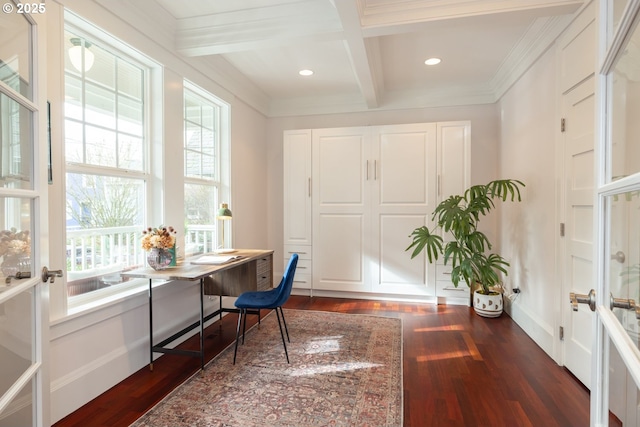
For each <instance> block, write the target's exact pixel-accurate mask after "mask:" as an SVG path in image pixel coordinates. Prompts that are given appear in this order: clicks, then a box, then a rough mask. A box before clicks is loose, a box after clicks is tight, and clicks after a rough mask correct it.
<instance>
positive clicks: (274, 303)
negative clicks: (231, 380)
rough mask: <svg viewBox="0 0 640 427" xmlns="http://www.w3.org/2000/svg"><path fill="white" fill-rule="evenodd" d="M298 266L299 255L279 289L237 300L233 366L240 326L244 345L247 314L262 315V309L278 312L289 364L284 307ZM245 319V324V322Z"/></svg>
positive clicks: (287, 331)
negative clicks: (237, 312)
mask: <svg viewBox="0 0 640 427" xmlns="http://www.w3.org/2000/svg"><path fill="white" fill-rule="evenodd" d="M297 265H298V254H293V255H292V256H291V258H290V259H289V264H288V265H287V268H286V269H285V271H284V274H283V276H282V280H281V281H280V284H279V285H278V287H277V288H273V289H271V290H268V291H258V292H244V293H243V294H241V295H240V296H239V297H238V299H236V303H235V305H236V308H237V309H238V310H239V311H240V315H239V316H238V328H237V329H236V348H235V350H234V352H233V364H234V365H235V363H236V356H237V354H238V340H239V339H240V325H241V324H242V344H244V334H245V331H246V329H247V314H255V313H256V312H257V314H258V315H260V310H261V309H263V308H264V309H272V310H275V311H276V316H277V317H278V326H279V327H280V336H281V337H282V345H283V346H284V354H285V356H287V363H289V353H288V352H287V343H286V342H285V341H284V332H283V331H282V325H283V324H284V329H285V331H286V333H287V341H289V342H291V340H289V329H288V328H287V322H286V321H285V320H284V312H283V311H282V306H283V305H284V303H285V302H287V300H288V299H289V295H291V288H292V287H293V276H294V275H295V274H296V266H297ZM280 316H282V322H280ZM243 319H244V322H243Z"/></svg>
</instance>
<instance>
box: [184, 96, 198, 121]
mask: <svg viewBox="0 0 640 427" xmlns="http://www.w3.org/2000/svg"><path fill="white" fill-rule="evenodd" d="M184 118H185V120H188V121H190V122H191V123H193V124H196V125H198V127H199V126H200V124H201V120H200V101H199V100H198V99H197V98H196V97H195V96H194V95H193V94H191V93H190V92H186V93H185V95H184Z"/></svg>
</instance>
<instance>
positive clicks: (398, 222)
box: [372, 214, 435, 296]
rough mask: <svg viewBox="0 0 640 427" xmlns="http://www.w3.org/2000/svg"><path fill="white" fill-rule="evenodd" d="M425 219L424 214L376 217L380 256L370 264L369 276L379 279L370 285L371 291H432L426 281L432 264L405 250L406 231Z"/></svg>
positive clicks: (420, 293) (429, 293) (424, 222)
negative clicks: (378, 227) (371, 267)
mask: <svg viewBox="0 0 640 427" xmlns="http://www.w3.org/2000/svg"><path fill="white" fill-rule="evenodd" d="M426 222H427V216H426V215H401V214H392V215H381V216H380V237H381V240H380V243H379V248H380V249H379V252H380V257H379V260H378V262H377V263H372V265H373V266H374V268H375V269H376V271H374V272H373V277H377V278H379V281H378V282H377V283H376V284H375V285H374V289H373V290H374V292H393V293H396V294H410V295H425V296H426V295H432V294H433V293H434V292H435V288H434V287H433V286H432V284H431V283H428V282H429V281H428V280H427V274H428V273H430V271H431V269H432V267H431V266H430V265H429V264H428V263H427V260H426V258H425V257H422V256H420V257H416V258H414V259H411V253H410V252H406V251H405V249H406V248H407V246H408V245H407V235H408V233H407V230H409V231H410V230H413V229H414V228H416V227H420V226H422V225H424V224H426ZM431 282H433V281H431Z"/></svg>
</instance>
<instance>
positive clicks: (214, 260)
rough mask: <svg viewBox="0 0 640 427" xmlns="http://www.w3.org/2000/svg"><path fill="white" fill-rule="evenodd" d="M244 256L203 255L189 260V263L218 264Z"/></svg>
mask: <svg viewBox="0 0 640 427" xmlns="http://www.w3.org/2000/svg"><path fill="white" fill-rule="evenodd" d="M242 258H244V257H243V256H242V255H203V256H201V257H200V258H198V259H194V260H193V261H191V264H199V265H220V264H226V263H228V262H231V261H235V260H239V259H242Z"/></svg>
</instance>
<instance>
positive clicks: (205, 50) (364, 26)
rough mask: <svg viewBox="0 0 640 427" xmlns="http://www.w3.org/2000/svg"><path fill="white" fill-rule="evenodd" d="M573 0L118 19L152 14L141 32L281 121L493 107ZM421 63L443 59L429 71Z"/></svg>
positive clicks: (242, 4)
mask: <svg viewBox="0 0 640 427" xmlns="http://www.w3.org/2000/svg"><path fill="white" fill-rule="evenodd" d="M97 1H98V2H100V3H103V4H106V3H111V4H113V3H112V0H109V1H107V0H97ZM582 3H583V1H582V0H191V1H176V0H137V1H136V2H128V7H129V8H130V9H134V10H130V12H131V13H128V14H126V16H127V18H126V19H130V20H133V19H136V17H139V16H141V14H142V11H143V10H144V11H146V12H148V11H150V10H153V19H151V20H150V21H149V22H147V24H146V25H147V27H148V28H147V30H148V31H154V27H155V28H156V29H157V27H158V26H159V25H160V26H162V28H163V31H164V35H163V37H165V40H167V41H168V43H171V44H172V47H173V48H174V49H175V50H177V51H178V52H179V54H181V55H184V56H186V57H194V58H196V57H197V58H199V60H200V61H202V62H204V63H206V64H209V65H211V66H213V67H214V68H216V69H218V70H220V71H219V75H218V76H217V77H218V81H219V83H220V84H222V85H223V86H226V87H227V89H229V90H231V91H232V92H233V93H236V94H238V96H239V97H241V98H243V100H244V101H245V102H247V103H249V104H250V105H252V106H253V107H255V108H256V109H258V110H259V111H261V112H263V113H264V114H266V115H268V116H284V115H300V114H314V113H329V112H348V111H366V110H378V109H382V110H384V109H403V108H415V107H432V106H451V105H464V104H479V103H493V102H495V101H496V100H497V99H499V97H500V96H501V95H502V94H503V93H504V91H506V90H507V89H508V88H509V86H510V85H511V84H512V83H513V82H514V81H515V79H517V78H518V77H519V76H520V75H521V74H522V73H523V72H524V71H525V70H526V69H527V68H528V67H529V66H530V65H531V64H532V63H533V62H534V61H535V60H536V59H537V58H538V57H539V56H540V55H541V54H542V53H543V52H544V51H545V50H546V49H547V48H548V47H549V46H550V44H551V43H552V41H553V40H554V39H555V37H556V36H557V35H558V34H559V33H560V32H561V31H562V30H563V29H564V28H565V27H566V25H568V23H569V22H570V19H571V16H572V15H573V14H574V13H575V12H576V11H577V10H578V9H579V8H580V6H581V5H582ZM122 15H123V17H124V16H125V14H124V13H123V14H122ZM136 26H138V27H139V28H141V29H142V31H145V28H144V25H143V24H141V23H140V21H139V20H138V21H137V23H136ZM430 57H438V58H441V59H442V62H441V63H440V64H439V65H435V66H427V65H425V64H424V61H425V60H426V59H427V58H430ZM301 69H310V70H313V72H314V74H313V75H312V76H309V77H302V76H300V75H299V74H298V71H299V70H301Z"/></svg>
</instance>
